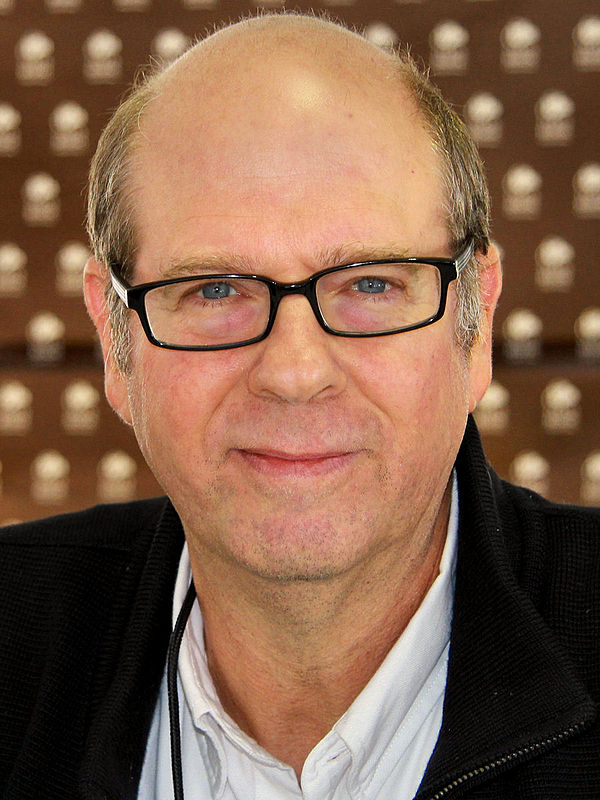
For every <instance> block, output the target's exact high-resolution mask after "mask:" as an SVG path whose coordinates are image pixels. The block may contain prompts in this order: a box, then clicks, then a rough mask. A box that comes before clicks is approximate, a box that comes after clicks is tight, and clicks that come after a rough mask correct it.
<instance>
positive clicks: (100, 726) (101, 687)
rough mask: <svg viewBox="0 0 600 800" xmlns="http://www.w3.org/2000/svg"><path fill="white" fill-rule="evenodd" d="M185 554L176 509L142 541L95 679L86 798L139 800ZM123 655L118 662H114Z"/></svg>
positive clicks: (83, 786)
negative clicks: (182, 555) (140, 785)
mask: <svg viewBox="0 0 600 800" xmlns="http://www.w3.org/2000/svg"><path fill="white" fill-rule="evenodd" d="M182 546H183V531H182V528H181V523H180V521H179V517H178V516H177V513H176V512H175V510H174V508H173V506H172V505H171V503H170V502H168V501H165V505H164V508H163V511H162V514H161V517H160V520H159V522H158V524H157V526H156V528H155V530H152V531H149V532H147V533H146V534H144V535H143V536H141V537H140V540H139V541H138V543H137V545H136V549H135V552H134V553H133V554H132V558H131V561H130V564H129V565H128V567H127V569H126V570H125V571H124V574H123V579H122V582H121V587H120V593H119V596H118V597H117V598H116V599H115V603H114V607H113V616H112V619H111V623H110V625H109V627H108V629H107V634H106V636H105V639H104V644H103V647H102V649H101V651H100V653H99V655H98V662H97V670H96V675H95V697H96V704H97V705H96V711H95V713H94V717H93V719H92V721H91V725H90V734H89V737H88V742H87V746H86V756H85V759H84V762H83V765H82V771H81V781H80V788H81V791H82V795H83V797H86V798H88V797H89V798H106V797H111V798H117V797H118V798H123V799H124V798H135V797H136V796H137V787H138V782H139V776H140V772H141V768H142V763H143V758H144V751H145V746H146V740H147V736H148V731H149V728H150V723H151V720H152V715H153V712H154V706H155V703H156V697H157V694H158V689H159V686H160V682H161V679H162V675H163V670H164V664H165V658H166V651H167V644H168V640H169V636H170V633H171V609H172V604H173V586H174V583H175V575H176V572H177V567H178V563H179V557H180V555H181V548H182ZM114 654H116V656H115V655H114Z"/></svg>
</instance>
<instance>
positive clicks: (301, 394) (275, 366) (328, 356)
mask: <svg viewBox="0 0 600 800" xmlns="http://www.w3.org/2000/svg"><path fill="white" fill-rule="evenodd" d="M334 339H335V337H333V336H331V335H330V334H328V333H326V332H325V331H324V330H323V329H322V328H321V326H320V324H319V322H318V320H317V319H316V318H315V315H314V313H313V310H312V308H311V306H310V302H309V301H308V298H306V297H302V296H299V295H298V294H292V293H289V294H288V296H285V297H283V298H282V299H281V301H280V303H279V307H278V309H277V315H276V317H275V322H274V323H273V328H272V329H271V332H270V334H269V335H268V337H267V338H266V339H265V340H264V342H261V343H260V345H258V346H260V347H261V350H260V353H259V356H258V358H257V360H256V362H255V363H254V364H253V366H252V368H251V370H250V373H249V386H250V390H251V391H252V392H253V393H254V394H256V395H259V396H269V397H275V398H278V399H280V400H282V401H284V402H288V403H306V402H309V401H310V400H312V399H315V398H321V399H322V398H324V397H329V396H334V395H336V394H337V393H339V392H340V391H342V390H343V388H344V386H345V385H346V376H345V373H344V371H343V369H342V367H341V366H340V363H339V362H338V360H337V359H336V357H335V344H336V343H335V341H334Z"/></svg>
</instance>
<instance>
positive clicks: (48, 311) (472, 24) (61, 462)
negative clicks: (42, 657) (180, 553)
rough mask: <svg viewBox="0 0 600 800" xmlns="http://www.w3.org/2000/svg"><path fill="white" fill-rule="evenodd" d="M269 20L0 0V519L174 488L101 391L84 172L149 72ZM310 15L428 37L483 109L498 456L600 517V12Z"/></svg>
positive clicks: (447, 83) (491, 430)
mask: <svg viewBox="0 0 600 800" xmlns="http://www.w3.org/2000/svg"><path fill="white" fill-rule="evenodd" d="M261 5H262V7H263V8H265V7H266V8H269V7H271V8H273V7H281V5H283V4H282V3H279V2H273V3H263V4H261ZM256 7H257V4H253V3H243V2H235V0H174V1H173V2H167V0H113V2H109V0H98V1H97V2H93V0H45V2H44V1H43V0H29V1H28V2H19V0H0V54H1V71H2V74H1V82H0V87H1V88H0V170H1V173H2V189H3V192H2V194H3V197H2V206H1V208H2V211H1V227H0V462H1V472H0V520H7V519H30V518H34V517H37V516H41V515H46V514H49V513H55V512H56V511H62V510H70V509H75V508H79V507H83V506H86V505H90V504H92V503H95V502H98V501H101V500H106V499H108V500H119V499H127V498H129V497H137V496H139V497H143V496H147V495H149V494H154V493H156V492H157V491H159V490H158V487H157V486H156V485H155V483H154V481H153V478H152V477H151V475H150V474H149V472H148V469H147V468H146V466H145V465H144V464H143V462H142V459H141V457H140V456H139V454H138V452H137V447H136V444H135V441H134V439H133V436H132V434H131V432H130V431H128V430H127V429H126V428H125V427H124V426H123V425H122V424H121V423H120V422H119V421H118V420H117V419H116V417H115V416H114V415H113V414H112V412H111V411H110V410H109V409H108V408H107V407H106V404H105V402H104V400H103V398H102V368H101V363H100V359H99V357H98V352H97V349H96V346H95V344H94V335H93V331H92V327H91V324H90V323H89V321H88V319H87V317H86V314H85V311H84V309H83V304H82V300H81V290H80V283H81V281H80V277H81V268H82V265H83V263H84V261H85V257H86V254H87V250H86V239H85V234H84V232H83V224H82V222H83V216H84V192H85V188H84V187H85V182H86V171H87V167H88V163H89V159H90V155H91V153H92V151H93V148H94V144H95V141H96V139H97V137H98V135H99V132H100V130H101V128H102V126H103V125H104V123H105V122H106V120H107V118H108V115H109V113H110V110H111V109H112V108H114V106H115V104H116V103H117V101H118V99H119V97H121V95H122V94H123V92H124V90H125V88H126V86H127V85H128V84H129V82H130V81H131V79H132V77H133V76H134V74H135V72H136V70H137V68H138V67H139V65H141V64H144V63H147V62H148V59H149V57H150V56H152V57H153V58H156V59H166V60H169V59H171V58H172V57H174V56H175V55H176V54H177V53H178V52H179V49H180V48H181V46H183V45H184V44H185V43H186V42H187V41H188V40H190V39H193V38H194V37H197V36H199V35H202V34H203V33H204V32H205V31H206V30H207V29H210V28H212V26H213V25H214V24H215V23H219V22H221V21H222V20H231V19H235V18H237V17H238V16H239V15H241V14H245V13H248V12H249V11H250V12H251V11H254V10H255V9H256ZM290 7H291V6H290ZM294 7H295V8H299V9H308V8H309V7H313V8H317V9H326V10H327V11H329V12H330V13H331V14H332V15H333V16H334V17H338V18H341V19H343V20H345V21H347V22H348V23H351V24H353V25H356V26H358V27H360V28H363V27H366V28H367V30H368V32H369V35H370V36H371V37H372V38H373V39H374V40H376V41H378V42H380V43H382V44H385V43H387V42H390V41H393V40H396V39H399V40H401V41H406V42H410V43H411V45H412V50H413V53H414V54H415V55H417V56H419V57H421V58H422V59H423V60H424V61H426V62H428V63H429V64H430V66H431V69H432V72H433V74H434V77H435V79H436V82H437V83H438V84H439V85H440V86H441V88H442V89H443V91H444V92H445V94H446V96H447V97H448V98H449V99H450V100H452V102H454V103H455V104H456V105H457V107H458V108H459V109H460V110H461V112H463V113H464V115H465V117H466V119H467V122H468V124H469V125H470V127H471V129H472V130H473V133H474V135H475V137H476V139H477V140H478V141H479V143H480V146H481V149H482V153H483V156H484V159H485V161H486V164H487V169H488V173H489V180H490V186H491V191H492V196H493V203H494V238H495V240H496V241H497V243H498V244H499V245H500V247H501V250H502V251H503V255H504V267H505V291H504V295H503V299H502V302H501V305H500V308H499V312H498V320H497V327H496V336H495V342H496V344H495V362H496V364H495V382H494V384H493V386H492V389H491V390H490V392H489V393H488V395H487V396H486V398H485V402H484V403H483V404H482V407H481V409H480V410H479V412H478V421H479V424H480V427H481V429H482V432H483V435H484V440H485V444H486V449H487V452H488V455H489V457H490V460H491V462H492V463H493V464H494V466H495V467H496V468H497V469H498V470H499V471H500V473H501V474H502V475H504V476H507V477H508V476H510V477H512V478H513V479H515V480H517V481H518V482H521V483H524V484H526V485H531V486H534V487H535V488H537V489H539V490H541V491H542V492H544V493H545V494H547V495H548V496H549V497H552V498H554V499H559V500H566V501H571V502H584V503H600V422H599V405H600V404H599V400H598V387H599V383H600V380H599V375H600V372H599V366H600V320H599V317H600V270H599V268H598V235H597V234H598V228H599V220H600V151H599V150H600V147H599V137H598V130H599V129H600V110H599V102H598V95H599V91H598V90H599V85H598V78H599V76H600V15H599V9H598V5H597V3H596V2H595V0H570V2H568V3H565V2H564V0H529V1H527V0H520V2H517V1H516V0H512V1H511V0H412V2H411V1H410V0H406V1H404V2H403V1H402V0H397V1H396V2H390V1H389V0H388V2H383V1H378V0H372V2H367V0H346V1H345V2H338V3H334V2H321V3H313V4H308V3H306V4H304V3H297V4H295V5H294ZM594 12H595V13H594Z"/></svg>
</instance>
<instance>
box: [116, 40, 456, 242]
mask: <svg viewBox="0 0 600 800" xmlns="http://www.w3.org/2000/svg"><path fill="white" fill-rule="evenodd" d="M284 33H285V34H286V35H285V36H283V40H282V39H281V37H279V38H278V37H273V36H272V35H271V34H272V31H269V32H268V36H267V37H266V38H267V40H268V41H265V37H264V36H262V37H258V38H257V37H251V38H250V40H248V41H247V40H246V39H243V40H242V41H236V40H235V37H234V41H232V40H231V34H226V35H225V40H224V41H222V42H217V43H216V44H214V43H213V45H211V47H209V48H208V51H207V52H205V53H202V52H199V53H196V54H195V55H194V54H193V53H192V55H190V56H189V57H188V58H189V61H187V62H186V61H185V59H184V61H183V62H181V63H180V64H179V65H178V70H177V71H175V72H173V73H170V74H168V75H167V76H166V77H165V80H164V82H163V85H162V87H161V91H160V92H159V94H158V97H157V99H156V100H155V101H154V102H153V103H152V104H151V105H150V106H149V107H148V108H147V109H146V111H145V113H144V115H143V117H142V121H141V127H140V133H139V136H138V141H137V145H136V153H135V162H136V165H135V170H134V172H133V174H134V178H133V187H132V188H133V196H134V206H135V217H136V228H137V231H138V239H139V244H140V251H142V252H144V251H146V252H154V253H156V252H157V250H159V249H160V248H162V247H165V248H167V247H170V248H171V249H172V247H173V246H175V243H176V246H178V247H181V248H183V250H184V251H185V248H186V247H188V248H192V249H196V248H197V247H198V246H199V245H200V244H201V242H203V241H205V240H211V241H210V243H209V242H208V241H207V245H211V246H212V245H214V246H215V247H217V246H218V247H221V246H229V247H233V248H234V249H237V248H238V247H239V246H240V242H238V241H235V242H234V241H233V240H234V239H235V235H236V232H237V233H239V236H240V238H241V239H242V240H243V243H244V246H248V247H250V246H251V245H252V239H253V238H254V239H256V240H257V241H258V240H259V239H261V238H262V240H263V241H269V240H270V237H272V238H273V240H277V241H279V242H281V240H282V238H285V236H284V235H283V231H284V230H285V231H286V232H287V235H288V236H289V237H290V238H293V239H294V241H297V240H298V238H299V237H300V238H301V236H302V231H311V233H312V234H314V235H315V236H316V240H315V246H317V247H319V246H320V247H323V246H340V245H341V244H343V243H344V242H343V241H330V239H331V236H332V232H334V231H335V232H336V234H335V235H337V236H338V237H341V238H344V237H346V238H348V237H350V239H352V238H358V239H361V240H362V239H364V238H365V237H366V238H369V237H371V238H376V237H378V236H379V237H381V235H383V234H384V232H385V229H386V227H390V226H392V225H396V226H397V227H398V228H399V229H400V230H399V231H398V235H401V236H403V237H404V238H405V239H406V237H408V238H411V237H412V238H413V239H418V238H419V237H422V236H423V235H424V232H425V230H427V229H429V230H432V231H434V235H438V236H441V233H440V230H441V229H442V228H444V224H443V219H442V206H443V198H442V196H441V195H442V189H441V186H442V183H441V179H440V174H439V173H440V169H439V163H438V159H437V156H436V154H435V152H434V150H433V147H432V144H431V140H430V137H429V135H428V133H427V132H426V130H425V126H424V123H423V120H422V117H421V115H420V113H419V112H418V110H417V108H416V105H415V102H414V100H413V99H412V97H411V96H410V94H409V92H408V90H407V89H406V88H405V87H404V85H403V84H402V82H401V80H400V79H398V78H397V77H396V76H395V75H393V73H392V71H391V69H390V66H389V63H388V60H387V58H385V57H384V56H383V55H382V54H380V53H379V52H375V51H374V48H373V47H372V45H369V44H368V43H366V42H363V40H362V39H358V37H354V35H352V34H346V33H345V32H344V33H342V34H341V35H338V34H337V33H336V34H335V35H333V36H332V35H329V33H328V32H326V34H327V35H324V34H323V32H322V31H319V32H318V35H317V36H316V39H315V38H312V39H310V37H309V38H308V39H307V38H306V36H305V37H304V38H302V37H298V36H297V35H294V36H290V35H289V31H287V29H286V31H284ZM305 33H306V32H305ZM306 35H307V36H308V34H306ZM227 36H229V37H230V38H229V39H228V38H227ZM286 37H287V38H286ZM246 38H248V37H246ZM357 39H358V41H357ZM234 45H235V46H234ZM308 51H310V54H311V57H310V58H309V57H308V55H309V53H308ZM361 226H362V227H361ZM379 227H381V228H383V229H384V230H383V231H378V230H377V228H379ZM222 228H224V235H221V234H219V233H218V232H219V231H220V230H221V229H222ZM371 228H374V230H372V231H371V230H370V229H371ZM438 229H439V230H438ZM435 230H438V233H437V234H435ZM229 232H230V233H231V241H229V242H226V241H223V242H221V241H219V242H218V243H217V242H216V238H219V239H223V238H225V239H226V238H227V236H228V235H229ZM259 234H260V235H259ZM215 237H216V238H215ZM319 237H321V238H322V239H324V240H327V241H320V242H319ZM188 240H190V241H189V242H188ZM380 243H381V244H384V245H385V244H388V243H387V242H377V241H371V242H369V244H380ZM397 244H398V243H397ZM399 244H401V245H406V247H407V248H410V247H411V246H412V247H413V249H414V244H413V243H412V242H410V241H402V242H399ZM432 244H433V243H432ZM425 249H429V250H431V247H430V248H425ZM178 255H179V254H178ZM181 255H193V253H192V252H189V253H185V252H184V253H181Z"/></svg>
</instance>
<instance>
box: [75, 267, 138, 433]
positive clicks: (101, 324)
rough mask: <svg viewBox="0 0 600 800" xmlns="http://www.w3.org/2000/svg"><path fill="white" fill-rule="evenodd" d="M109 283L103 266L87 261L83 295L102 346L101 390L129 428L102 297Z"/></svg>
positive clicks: (123, 378)
mask: <svg viewBox="0 0 600 800" xmlns="http://www.w3.org/2000/svg"><path fill="white" fill-rule="evenodd" d="M108 280H109V278H108V275H107V271H106V269H105V267H104V265H103V264H101V263H100V262H99V261H96V259H95V258H90V260H89V261H88V262H87V264H86V265H85V268H84V270H83V295H84V298H85V305H86V308H87V310H88V314H89V315H90V317H91V318H92V322H93V323H94V325H95V327H96V330H97V332H98V336H99V338H100V344H101V345H102V355H103V358H104V390H105V392H106V397H107V400H108V402H109V403H110V405H111V406H112V408H113V409H114V410H115V411H116V412H117V414H118V415H119V416H120V417H121V419H122V420H123V422H126V423H127V424H128V425H131V412H130V409H129V397H128V391H127V377H126V375H124V374H123V372H122V371H121V370H120V369H119V367H118V366H117V364H116V362H115V359H114V355H113V345H112V331H111V325H110V319H109V314H108V307H107V303H106V299H105V294H104V291H105V286H106V282H107V281H108Z"/></svg>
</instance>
